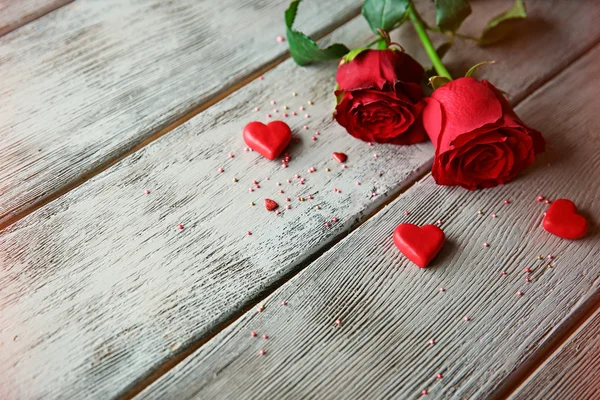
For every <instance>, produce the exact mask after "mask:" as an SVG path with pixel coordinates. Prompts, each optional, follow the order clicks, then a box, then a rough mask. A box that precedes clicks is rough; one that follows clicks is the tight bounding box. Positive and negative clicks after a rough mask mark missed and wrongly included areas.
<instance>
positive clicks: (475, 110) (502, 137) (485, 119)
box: [423, 78, 545, 190]
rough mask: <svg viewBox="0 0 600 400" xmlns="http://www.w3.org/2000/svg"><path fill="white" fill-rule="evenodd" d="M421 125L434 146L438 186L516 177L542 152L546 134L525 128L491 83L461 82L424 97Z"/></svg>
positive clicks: (475, 184) (472, 184) (497, 181)
mask: <svg viewBox="0 0 600 400" xmlns="http://www.w3.org/2000/svg"><path fill="white" fill-rule="evenodd" d="M423 126H424V127H425V130H426V131H427V134H428V135H429V138H430V139H431V141H432V142H433V144H434V146H435V157H434V161H433V168H432V175H433V177H434V178H435V181H436V182H437V183H438V184H440V185H460V186H462V187H464V188H466V189H469V190H474V189H476V188H485V187H492V186H496V185H499V184H504V183H506V182H508V181H510V180H511V179H513V178H514V177H515V176H516V175H517V174H518V173H519V172H520V171H522V170H523V169H525V168H527V167H528V166H530V165H531V164H532V163H533V162H534V161H535V156H536V154H538V153H541V152H543V151H544V148H545V140H544V138H543V137H542V134H541V133H540V132H538V131H536V130H534V129H531V128H529V127H528V126H527V125H525V124H524V123H523V122H522V121H521V120H520V119H519V117H517V115H516V114H515V112H514V110H513V109H512V108H511V106H510V105H509V104H508V102H507V101H506V99H505V98H504V96H503V95H502V94H501V93H500V92H499V91H498V89H496V88H495V87H494V86H493V85H492V84H490V83H489V82H487V81H485V80H483V81H481V82H480V81H478V80H476V79H474V78H459V79H456V80H453V81H451V82H449V83H447V84H445V85H443V86H441V87H439V88H438V89H436V90H435V91H434V92H433V94H432V95H431V97H429V98H427V99H426V106H425V109H424V110H423Z"/></svg>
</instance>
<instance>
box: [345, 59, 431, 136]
mask: <svg viewBox="0 0 600 400" xmlns="http://www.w3.org/2000/svg"><path fill="white" fill-rule="evenodd" d="M423 73H424V71H423V68H422V67H421V65H420V64H419V63H417V62H416V61H415V60H414V59H413V58H411V57H410V56H409V55H408V54H406V53H403V52H401V51H398V50H392V49H387V50H365V51H363V52H361V53H360V54H358V55H357V56H356V57H355V58H354V59H353V60H352V61H350V62H349V63H344V64H342V65H340V67H339V68H338V72H337V75H336V79H337V81H338V85H339V87H340V89H339V90H337V91H336V92H335V95H336V97H337V99H338V104H337V106H336V108H335V114H334V118H335V119H336V121H337V122H338V123H339V124H340V125H342V126H343V127H344V128H346V130H347V131H348V133H350V134H351V135H352V136H354V137H356V138H358V139H361V140H364V141H367V142H379V143H394V144H412V143H418V142H422V141H424V140H426V139H427V135H426V134H425V131H424V129H423V126H422V124H421V121H420V114H421V111H422V109H423V104H422V103H421V102H420V101H421V99H422V98H423V90H422V89H421V86H420V80H421V78H422V77H423Z"/></svg>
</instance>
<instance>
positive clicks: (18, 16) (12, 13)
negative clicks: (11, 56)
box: [0, 0, 73, 36]
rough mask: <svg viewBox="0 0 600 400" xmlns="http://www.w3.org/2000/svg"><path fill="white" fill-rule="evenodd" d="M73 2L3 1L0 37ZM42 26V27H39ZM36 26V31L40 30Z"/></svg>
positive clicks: (1, 2)
mask: <svg viewBox="0 0 600 400" xmlns="http://www.w3.org/2000/svg"><path fill="white" fill-rule="evenodd" d="M72 1H73V0H3V1H0V36H2V35H5V34H7V33H8V32H10V31H13V30H15V29H17V28H19V27H21V26H23V25H25V24H27V23H29V22H31V21H33V20H34V19H36V18H39V17H41V16H42V15H46V14H48V13H49V12H52V11H54V10H56V9H57V8H59V7H62V6H64V5H65V4H68V3H70V2H72ZM40 26H43V25H40ZM40 26H38V29H40Z"/></svg>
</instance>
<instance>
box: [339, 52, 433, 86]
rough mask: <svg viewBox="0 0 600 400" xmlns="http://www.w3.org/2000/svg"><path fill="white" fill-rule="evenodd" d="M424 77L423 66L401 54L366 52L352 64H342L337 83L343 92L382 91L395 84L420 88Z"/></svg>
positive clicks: (359, 54) (359, 55)
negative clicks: (368, 89) (387, 85)
mask: <svg viewBox="0 0 600 400" xmlns="http://www.w3.org/2000/svg"><path fill="white" fill-rule="evenodd" d="M424 73H425V71H424V70H423V67H422V66H421V64H419V63H418V62H416V61H415V60H414V59H413V58H412V57H411V56H409V55H408V54H406V53H404V52H402V51H400V50H395V49H387V50H364V51H362V52H360V53H358V55H357V56H356V57H355V58H354V59H353V60H352V61H350V62H342V64H341V65H340V66H339V67H338V70H337V73H336V74H335V79H336V81H337V83H338V85H339V89H340V90H355V89H366V88H377V89H383V87H384V86H385V85H386V84H390V83H391V84H394V83H396V81H402V82H410V83H414V84H416V85H419V83H420V82H421V79H422V78H423V74H424Z"/></svg>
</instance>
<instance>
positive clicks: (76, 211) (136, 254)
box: [0, 19, 433, 398]
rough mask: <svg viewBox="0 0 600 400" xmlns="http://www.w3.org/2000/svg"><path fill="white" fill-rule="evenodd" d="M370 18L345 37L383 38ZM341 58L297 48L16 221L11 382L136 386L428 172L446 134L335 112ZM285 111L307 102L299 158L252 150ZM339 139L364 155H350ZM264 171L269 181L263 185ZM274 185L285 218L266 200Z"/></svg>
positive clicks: (30, 392)
mask: <svg viewBox="0 0 600 400" xmlns="http://www.w3.org/2000/svg"><path fill="white" fill-rule="evenodd" d="M363 24H364V22H363V21H362V20H359V19H356V20H353V21H352V22H351V23H349V24H347V25H345V26H344V27H343V28H342V29H340V30H339V31H336V33H335V35H334V36H335V37H337V38H340V37H345V38H348V37H350V38H353V39H352V42H351V44H352V45H354V46H358V45H360V44H361V43H364V42H366V41H367V40H369V38H370V34H369V33H368V31H367V30H366V29H363V30H362V32H363V34H362V36H361V35H359V34H354V35H352V33H353V32H358V31H359V30H360V28H361V27H362V25H363ZM335 69H336V63H329V64H322V65H319V66H316V67H311V68H299V67H297V66H296V65H295V64H294V63H293V62H292V61H291V60H288V61H286V62H284V63H283V64H281V65H280V66H278V67H277V68H275V69H274V70H273V71H271V72H269V73H267V74H265V76H264V80H263V81H260V80H255V81H253V82H252V83H250V84H249V85H247V86H245V87H244V89H243V90H240V91H237V92H235V93H234V94H233V95H231V96H230V97H228V98H226V99H225V100H224V101H222V102H219V103H217V104H215V105H214V106H212V107H210V108H209V109H208V110H206V111H205V112H203V113H201V114H199V115H198V116H197V117H195V118H193V119H191V120H190V121H188V122H187V123H185V124H183V125H181V126H180V127H178V128H177V129H175V130H174V131H173V132H171V133H170V134H168V135H165V136H163V137H162V138H160V139H158V140H157V141H156V142H154V143H152V144H151V145H149V146H146V147H145V148H143V149H142V150H140V151H138V152H136V153H135V154H133V155H132V156H130V157H127V158H126V159H124V160H123V161H122V162H120V163H118V164H117V165H115V166H113V167H112V168H111V169H110V170H108V171H106V172H104V173H102V174H100V175H98V176H97V177H96V178H95V179H93V180H91V181H89V182H88V183H86V184H84V185H82V186H80V187H78V188H76V189H75V190H73V191H71V192H69V193H68V194H67V195H66V196H64V197H62V198H60V199H58V200H57V201H55V202H52V203H50V204H48V205H47V206H46V207H43V208H42V209H40V210H38V211H36V212H35V213H33V214H31V216H28V217H27V218H25V219H23V220H21V221H19V222H17V223H16V224H13V225H11V226H10V227H9V228H7V229H6V230H4V231H3V232H1V233H0V263H1V265H3V266H5V268H4V269H3V270H2V271H1V275H0V287H1V289H0V304H1V305H2V307H1V309H0V326H1V327H3V328H5V329H4V331H3V333H2V336H1V337H0V341H3V342H4V345H3V346H2V351H1V352H0V360H1V361H0V362H4V363H6V365H10V367H9V368H8V369H10V372H9V371H8V370H5V371H4V373H3V374H2V377H1V378H0V387H1V388H2V389H1V390H3V391H5V395H6V396H8V397H9V398H71V397H88V396H89V397H95V398H110V397H113V396H115V395H118V394H120V393H121V392H122V391H124V390H126V389H127V388H128V387H130V386H131V385H132V384H134V383H135V382H137V380H139V379H140V378H142V377H143V376H144V375H145V374H148V373H149V372H150V371H152V370H153V369H154V368H157V367H158V366H160V365H161V364H162V363H163V362H165V361H166V360H168V359H169V358H171V357H172V356H173V355H174V354H176V353H177V352H178V351H181V350H183V349H184V348H185V346H187V345H189V344H190V343H192V342H194V341H195V340H198V339H199V338H202V337H205V336H207V335H208V334H209V333H210V332H211V330H212V329H214V328H215V326H217V325H218V324H219V323H220V322H223V321H225V320H227V319H229V318H230V317H231V315H233V314H234V313H235V312H237V311H238V310H240V308H241V307H242V306H244V305H245V304H248V303H249V302H251V301H252V299H253V298H256V296H258V295H260V293H262V292H263V291H264V290H265V289H266V288H268V287H269V286H271V285H273V284H275V283H277V282H278V281H279V280H281V278H282V277H283V276H284V275H286V274H287V273H289V272H290V271H293V270H294V269H295V268H298V266H299V264H300V263H302V262H304V261H305V260H306V259H308V258H310V257H311V255H312V254H313V253H314V252H316V251H318V250H319V249H320V248H322V247H323V246H326V245H327V244H328V243H330V242H332V241H333V240H335V239H336V238H337V237H339V236H340V235H341V234H342V233H343V232H345V231H347V230H348V229H350V228H351V227H352V226H354V225H356V224H357V223H358V222H359V221H360V220H362V219H363V218H364V216H365V215H368V214H369V213H370V212H372V211H373V210H374V209H375V208H376V207H378V206H379V205H381V204H382V203H383V202H384V201H385V198H386V196H387V195H389V194H393V193H395V192H397V191H399V190H401V189H402V187H403V186H404V185H406V184H407V183H408V182H409V181H410V180H411V178H412V179H414V178H413V177H414V176H415V175H417V176H420V175H422V174H424V173H425V172H426V169H427V167H428V161H429V159H430V155H431V153H432V151H433V150H432V146H431V144H430V143H424V144H421V145H417V146H411V147H402V148H397V147H394V146H373V147H371V146H368V144H367V143H364V142H360V141H358V140H355V139H353V138H351V137H349V135H347V134H346V133H345V132H344V131H343V129H342V128H341V127H339V126H338V125H337V124H335V123H334V122H333V121H332V118H331V112H332V108H333V100H334V99H333V94H332V90H333V87H334V85H335ZM292 92H297V96H292ZM272 99H274V100H276V102H277V104H276V105H271V104H270V101H271V100H272ZM309 100H310V101H311V102H313V103H314V104H313V105H309V104H308V101H309ZM256 106H258V107H260V111H259V112H253V109H254V107H256ZM284 106H287V107H289V109H288V110H284ZM275 107H277V108H278V109H279V112H277V113H275V112H274V111H273V108H275ZM300 107H304V108H305V110H301V109H300ZM284 111H287V112H288V113H289V114H290V115H291V113H292V112H296V113H297V114H298V115H296V116H290V117H287V118H286V120H287V121H288V123H289V124H290V126H291V127H292V129H293V131H294V134H295V136H296V137H297V138H298V139H299V142H298V143H296V142H295V141H293V142H292V145H291V146H290V147H289V154H290V157H291V160H290V162H289V164H288V165H289V167H288V168H285V169H284V168H282V166H281V163H280V162H279V161H278V160H277V161H273V162H271V161H268V160H265V159H264V158H262V157H260V156H258V155H257V154H256V153H254V152H244V151H243V149H244V146H245V145H244V143H243V141H242V137H241V131H242V129H243V127H244V125H245V124H246V123H248V122H249V121H251V120H253V119H258V120H260V121H265V120H266V117H265V114H266V113H272V114H274V115H278V116H281V115H282V112H284ZM306 113H308V114H309V115H310V117H309V118H305V114H306ZM304 125H307V127H309V129H308V130H304V129H303V126H304ZM316 130H319V134H318V135H317V134H316ZM313 135H314V136H315V137H316V138H317V140H316V141H313V140H312V139H311V137H312V136H313ZM333 151H343V152H345V153H347V154H348V160H347V166H348V168H346V169H343V168H342V166H341V164H339V163H337V162H336V161H334V160H333V159H332V157H331V153H332V152H333ZM230 152H231V153H233V155H234V158H228V154H229V153H230ZM375 152H377V153H378V158H375V157H374V156H373V154H374V153H375ZM313 166H314V167H315V168H316V172H314V173H309V172H308V170H309V169H310V168H311V167H313ZM219 168H224V172H223V173H221V174H220V173H218V169H219ZM326 168H330V171H329V172H327V171H326ZM295 174H299V175H301V176H302V177H304V178H305V179H306V181H305V184H303V185H302V184H300V182H299V179H296V178H295ZM266 177H270V179H269V180H267V179H266ZM233 178H236V179H237V180H238V181H237V182H233ZM287 179H290V181H291V183H288V182H287ZM254 180H256V181H258V182H259V185H260V188H256V189H255V191H253V192H249V188H251V187H252V188H254V187H255V186H254V184H253V181H254ZM356 181H360V182H361V185H356V183H355V182H356ZM277 182H280V183H281V186H277ZM334 188H339V189H340V190H341V193H338V194H335V195H332V193H333V189H334ZM146 189H148V190H149V191H150V194H149V195H145V194H144V191H145V190H146ZM279 190H283V191H284V193H279ZM374 191H376V192H377V195H376V196H373V195H372V193H373V192H374ZM309 195H311V196H313V197H314V198H313V200H309ZM299 196H303V197H305V198H306V201H303V202H302V201H298V200H297V198H298V197H299ZM266 197H269V198H272V199H275V200H276V201H277V202H278V203H279V204H280V210H282V214H281V215H279V216H277V215H275V214H274V213H269V212H267V211H266V210H265V208H264V206H263V200H264V198H266ZM286 197H290V199H291V200H292V201H290V202H289V204H291V206H292V208H291V209H290V210H286V209H285V205H286V204H288V202H286V201H285V198H286ZM251 202H254V203H255V204H256V205H255V206H251V205H250V203H251ZM317 206H319V207H320V209H316V207H317ZM334 217H336V218H339V221H338V222H336V223H333V222H332V219H333V218H334ZM72 218H74V219H73V220H71V219H72ZM69 220H71V221H70V222H69ZM326 221H330V222H331V223H332V226H331V228H327V227H325V226H324V224H325V222H326ZM178 224H183V226H184V229H183V230H182V231H179V230H178ZM247 231H252V233H253V234H252V235H251V236H248V235H247V234H246V232H247ZM300 243H301V244H300ZM14 336H16V337H17V339H16V340H15V341H12V338H13V337H14ZM59 363H60V365H61V367H60V368H57V367H56V365H57V364H59ZM0 397H2V396H0Z"/></svg>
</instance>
